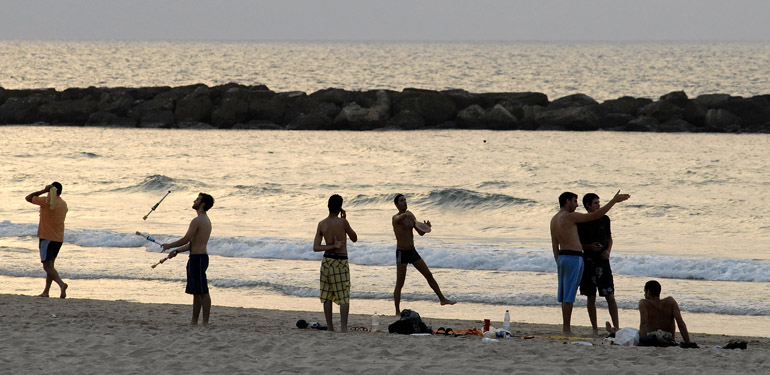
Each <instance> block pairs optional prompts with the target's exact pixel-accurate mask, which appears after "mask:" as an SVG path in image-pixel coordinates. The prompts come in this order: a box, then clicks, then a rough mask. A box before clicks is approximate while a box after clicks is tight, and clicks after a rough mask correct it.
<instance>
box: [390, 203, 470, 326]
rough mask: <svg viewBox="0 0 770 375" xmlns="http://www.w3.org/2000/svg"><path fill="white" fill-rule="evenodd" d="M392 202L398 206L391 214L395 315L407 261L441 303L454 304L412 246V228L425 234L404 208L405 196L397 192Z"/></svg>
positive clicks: (399, 309)
mask: <svg viewBox="0 0 770 375" xmlns="http://www.w3.org/2000/svg"><path fill="white" fill-rule="evenodd" d="M393 203H395V204H396V208H398V214H395V215H393V220H392V221H393V232H395V234H396V289H395V290H394V291H393V300H394V301H395V303H396V316H399V315H401V307H400V306H401V288H403V287H404V280H406V268H407V266H408V265H409V263H412V264H413V265H414V268H416V269H417V270H418V271H420V273H421V274H422V275H423V276H424V277H425V280H427V281H428V285H430V287H431V288H432V289H433V291H434V292H435V293H436V295H437V296H438V299H439V301H440V302H441V305H454V304H455V303H456V302H455V301H452V300H450V299H447V298H446V297H444V295H443V294H441V289H440V288H439V286H438V283H437V282H436V279H434V278H433V274H432V273H431V272H430V269H428V265H427V264H425V261H424V260H422V258H421V257H420V254H418V253H417V250H416V249H415V248H414V233H413V232H412V230H416V231H417V234H419V235H420V236H422V235H425V232H423V231H421V230H420V228H418V227H417V226H416V224H417V219H416V218H415V217H414V214H412V213H411V212H410V211H408V210H407V209H406V208H407V207H406V197H404V195H403V194H398V195H396V197H395V198H394V199H393ZM424 223H425V225H427V226H429V227H430V226H431V225H430V221H429V220H428V221H424Z"/></svg>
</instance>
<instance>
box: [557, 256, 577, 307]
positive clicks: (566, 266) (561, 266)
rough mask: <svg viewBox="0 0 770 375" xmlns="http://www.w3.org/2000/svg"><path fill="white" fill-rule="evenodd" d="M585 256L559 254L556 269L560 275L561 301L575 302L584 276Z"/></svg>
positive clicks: (559, 299) (558, 297) (559, 298)
mask: <svg viewBox="0 0 770 375" xmlns="http://www.w3.org/2000/svg"><path fill="white" fill-rule="evenodd" d="M583 266H584V265H583V257H582V256H580V255H559V259H558V260H557V261H556V270H557V273H558V275H559V292H558V295H557V299H558V301H559V302H575V295H577V290H578V286H580V279H581V278H582V277H583Z"/></svg>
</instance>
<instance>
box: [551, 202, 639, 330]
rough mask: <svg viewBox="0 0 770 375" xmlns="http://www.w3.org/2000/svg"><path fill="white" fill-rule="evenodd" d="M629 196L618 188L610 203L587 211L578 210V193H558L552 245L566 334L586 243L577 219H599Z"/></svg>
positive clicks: (552, 228)
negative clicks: (589, 211)
mask: <svg viewBox="0 0 770 375" xmlns="http://www.w3.org/2000/svg"><path fill="white" fill-rule="evenodd" d="M630 197H631V196H630V195H628V194H620V190H618V192H617V193H616V194H615V196H614V197H612V200H610V201H609V203H607V204H606V205H604V206H603V207H601V208H599V209H598V210H596V211H594V212H591V213H588V214H584V213H580V212H575V210H576V209H577V207H578V201H577V194H575V193H570V192H565V193H562V194H561V195H560V196H559V205H560V208H559V212H557V213H556V215H553V218H551V245H552V247H553V257H554V259H555V260H556V270H557V273H558V279H559V289H558V294H557V300H558V301H559V302H560V303H561V314H562V321H563V326H562V331H563V333H564V335H566V336H571V335H572V328H571V323H572V305H573V304H574V302H575V295H576V294H577V289H578V285H579V284H580V279H581V277H582V276H583V245H582V244H581V243H580V237H579V236H578V230H577V223H585V222H588V221H593V220H596V219H599V218H600V217H602V216H604V214H606V213H607V211H609V210H610V208H612V206H614V205H615V203H618V202H623V201H625V200H627V199H628V198H630Z"/></svg>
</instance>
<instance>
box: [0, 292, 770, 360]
mask: <svg viewBox="0 0 770 375" xmlns="http://www.w3.org/2000/svg"><path fill="white" fill-rule="evenodd" d="M0 306H2V307H1V308H0V333H1V335H0V337H2V340H0V353H1V354H0V362H1V365H0V373H7V374H147V373H158V374H187V373H191V372H199V373H212V374H238V373H302V374H314V373H318V374H320V373H329V372H339V371H344V372H346V373H370V374H392V373H437V374H438V373H441V374H465V373H467V372H469V371H474V372H477V373H493V372H497V373H500V372H503V373H514V374H531V373H561V374H578V373H585V372H586V371H589V370H590V371H591V372H592V373H594V374H650V373H653V374H657V373H678V374H735V373H761V374H765V373H768V371H770V362H769V361H767V350H768V348H770V339H768V338H756V337H728V336H721V335H704V334H699V333H697V332H695V333H692V336H693V340H694V341H695V342H697V343H698V345H699V346H700V349H688V350H685V349H680V348H641V347H619V346H609V345H602V338H600V337H593V338H592V337H591V335H590V329H589V328H588V327H577V329H576V334H577V335H578V336H580V337H581V338H580V339H579V340H576V339H573V340H568V339H560V338H554V337H555V336H554V335H558V334H559V330H560V327H558V326H554V325H536V324H521V323H513V324H512V330H513V331H514V332H515V334H518V335H531V336H535V338H533V339H526V340H525V339H521V338H512V339H501V340H499V342H497V343H484V342H482V339H481V338H480V337H475V336H458V337H451V336H444V335H433V336H407V335H398V334H386V333H382V332H377V333H370V332H359V331H355V332H348V333H346V334H340V333H332V332H326V331H318V330H312V329H298V328H296V327H295V323H296V321H297V320H298V319H305V320H309V321H321V322H323V314H322V312H321V309H320V307H321V306H320V304H319V310H318V311H313V312H307V311H279V310H268V309H251V308H233V307H221V306H213V307H212V317H211V324H210V325H209V326H208V327H198V326H190V325H189V318H190V309H191V307H190V306H189V305H178V304H147V303H133V302H125V301H102V300H88V299H66V300H61V299H57V298H39V297H32V296H22V295H10V294H0ZM335 311H336V310H335ZM335 319H336V321H338V319H339V318H338V317H337V316H336V314H335ZM394 320H395V318H394V317H392V316H382V317H381V320H380V321H381V323H380V324H381V327H382V328H385V329H387V325H388V323H391V322H392V321H394ZM423 320H424V321H425V322H426V323H427V324H428V325H430V326H432V327H433V329H437V328H439V327H451V328H453V329H456V330H459V329H467V328H471V327H473V326H477V327H481V326H482V324H483V323H482V322H480V321H478V322H476V321H463V320H447V319H438V318H433V317H423ZM370 322H371V318H370V317H369V316H364V315H353V316H351V319H350V324H351V326H353V327H355V326H368V325H369V324H370ZM492 323H493V325H494V324H495V322H494V321H493V322H492ZM498 324H499V322H498ZM736 339H737V340H741V341H746V342H748V349H747V350H726V349H717V348H716V346H717V345H725V344H727V342H728V341H729V340H736ZM587 343H590V344H592V345H587Z"/></svg>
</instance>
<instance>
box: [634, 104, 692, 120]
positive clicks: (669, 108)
mask: <svg viewBox="0 0 770 375" xmlns="http://www.w3.org/2000/svg"><path fill="white" fill-rule="evenodd" d="M639 114H640V115H642V116H647V117H652V118H654V119H656V120H658V122H666V121H668V120H673V119H681V118H682V117H684V109H683V108H682V107H679V106H677V105H675V104H672V103H669V102H665V101H657V102H653V103H650V104H647V105H646V106H644V107H642V108H641V109H640V110H639Z"/></svg>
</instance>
